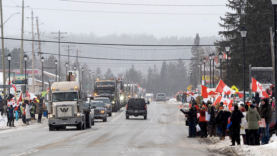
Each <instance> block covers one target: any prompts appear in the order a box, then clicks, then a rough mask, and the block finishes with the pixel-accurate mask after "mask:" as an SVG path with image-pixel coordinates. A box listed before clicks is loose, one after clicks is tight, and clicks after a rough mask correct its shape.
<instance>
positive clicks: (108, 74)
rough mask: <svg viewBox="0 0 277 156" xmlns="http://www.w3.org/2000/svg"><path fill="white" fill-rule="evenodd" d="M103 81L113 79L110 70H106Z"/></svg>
mask: <svg viewBox="0 0 277 156" xmlns="http://www.w3.org/2000/svg"><path fill="white" fill-rule="evenodd" d="M104 76H105V79H111V78H114V77H115V76H114V75H113V73H112V71H111V69H110V68H108V70H107V72H106V73H105V74H104Z"/></svg>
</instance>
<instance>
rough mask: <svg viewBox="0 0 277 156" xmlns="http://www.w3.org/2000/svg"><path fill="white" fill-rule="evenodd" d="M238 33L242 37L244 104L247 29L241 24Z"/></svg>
mask: <svg viewBox="0 0 277 156" xmlns="http://www.w3.org/2000/svg"><path fill="white" fill-rule="evenodd" d="M240 34H241V37H242V39H243V95H244V96H243V100H244V101H243V102H244V105H245V37H246V34H247V30H246V28H245V26H242V28H241V30H240Z"/></svg>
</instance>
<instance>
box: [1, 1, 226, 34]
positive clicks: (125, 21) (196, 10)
mask: <svg viewBox="0 0 277 156" xmlns="http://www.w3.org/2000/svg"><path fill="white" fill-rule="evenodd" d="M83 1H91V2H96V1H99V2H113V3H141V4H171V5H178V4H180V5H189V4H191V5H225V4H226V2H227V0H194V1H192V0H151V1H149V0H140V1H130V0H116V1H115V0H83ZM25 2H26V6H30V8H51V9H71V10H87V11H116V12H145V13H185V14H188V15H161V14H159V15H151V14H116V13H114V14H110V13H87V12H68V11H48V10H40V9H34V10H33V11H34V15H35V16H36V17H39V19H40V22H42V23H44V24H45V25H42V26H41V28H42V29H43V31H46V32H51V31H58V30H61V31H65V32H68V33H77V34H80V33H83V34H85V33H95V34H96V35H99V36H105V35H108V34H114V33H116V34H121V33H128V34H140V33H144V34H151V35H154V36H156V37H163V36H179V37H181V36H193V37H194V36H195V34H196V33H199V34H200V35H201V36H213V35H215V36H217V35H218V31H219V30H222V28H220V27H219V26H218V22H220V19H219V16H220V15H224V14H225V12H226V11H228V8H227V7H224V6H223V7H222V6H220V7H218V6H216V7H212V6H208V7H191V6H189V7H157V6H156V7H154V6H129V5H128V6H126V5H125V6H124V5H123V6H121V5H101V4H90V3H76V2H65V1H60V0H25ZM21 4H22V0H5V1H3V6H4V21H5V20H6V19H7V18H8V17H9V16H10V15H11V14H13V13H16V12H21V9H20V8H12V7H7V6H16V5H19V6H21ZM30 16H31V10H30V9H26V11H25V17H30ZM20 29H21V15H15V16H13V17H12V18H11V19H10V20H9V21H8V22H7V23H6V24H5V36H9V35H17V34H18V35H19V36H18V37H20ZM25 30H28V31H31V20H30V19H27V18H25Z"/></svg>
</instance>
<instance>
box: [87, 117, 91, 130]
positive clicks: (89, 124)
mask: <svg viewBox="0 0 277 156" xmlns="http://www.w3.org/2000/svg"><path fill="white" fill-rule="evenodd" d="M87 127H88V128H91V119H90V117H89V121H88V126H87Z"/></svg>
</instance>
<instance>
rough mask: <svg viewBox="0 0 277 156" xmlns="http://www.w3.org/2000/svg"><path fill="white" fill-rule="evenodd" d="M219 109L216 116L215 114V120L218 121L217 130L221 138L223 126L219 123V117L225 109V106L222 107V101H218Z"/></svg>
mask: <svg viewBox="0 0 277 156" xmlns="http://www.w3.org/2000/svg"><path fill="white" fill-rule="evenodd" d="M218 105H219V106H218V111H217V113H216V116H215V122H216V128H217V129H216V130H217V134H218V136H219V137H220V139H221V135H222V134H221V126H220V125H219V123H220V121H219V120H220V119H219V117H220V115H221V113H222V111H223V109H224V107H221V106H220V103H218Z"/></svg>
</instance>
